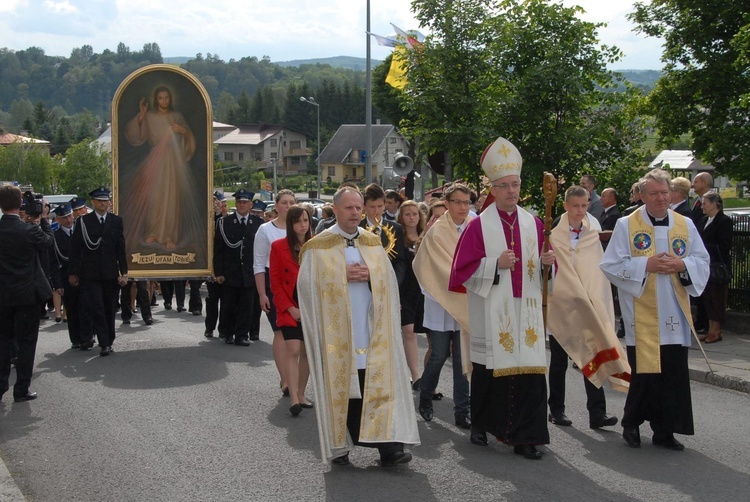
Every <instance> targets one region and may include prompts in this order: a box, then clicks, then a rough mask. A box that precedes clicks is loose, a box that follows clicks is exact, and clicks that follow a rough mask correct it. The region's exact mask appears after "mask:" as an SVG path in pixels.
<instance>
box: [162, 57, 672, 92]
mask: <svg viewBox="0 0 750 502" xmlns="http://www.w3.org/2000/svg"><path fill="white" fill-rule="evenodd" d="M167 59H172V58H164V62H165V63H166V62H167ZM175 59H177V58H175ZM380 63H381V61H380V60H377V59H373V60H372V68H375V67H376V66H377V65H379V64H380ZM275 64H277V65H279V66H283V67H288V66H297V67H299V66H304V65H316V64H327V65H330V66H331V67H333V68H346V69H349V70H355V71H365V70H366V69H367V68H366V64H367V60H366V59H365V58H360V57H353V56H336V57H331V58H317V59H295V60H292V61H278V62H275ZM617 71H618V73H622V75H623V76H624V77H625V79H626V80H628V81H629V82H630V83H631V84H633V85H634V86H636V87H640V88H642V89H643V90H645V91H646V92H648V91H650V90H651V89H653V88H654V85H655V84H656V81H657V80H659V77H661V72H660V71H659V70H617Z"/></svg>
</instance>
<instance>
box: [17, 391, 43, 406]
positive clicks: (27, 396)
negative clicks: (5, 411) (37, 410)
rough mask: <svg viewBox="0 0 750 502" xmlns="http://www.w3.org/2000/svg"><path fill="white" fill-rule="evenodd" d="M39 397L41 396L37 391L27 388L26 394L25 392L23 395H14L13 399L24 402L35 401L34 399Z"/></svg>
mask: <svg viewBox="0 0 750 502" xmlns="http://www.w3.org/2000/svg"><path fill="white" fill-rule="evenodd" d="M38 397H39V396H38V395H37V393H36V392H31V391H30V390H27V391H26V394H23V395H21V396H13V401H15V402H16V403H23V402H26V401H33V400H34V399H36V398H38Z"/></svg>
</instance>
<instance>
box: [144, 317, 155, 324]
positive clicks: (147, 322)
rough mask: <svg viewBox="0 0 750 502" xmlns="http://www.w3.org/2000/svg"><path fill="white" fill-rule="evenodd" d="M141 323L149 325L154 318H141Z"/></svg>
mask: <svg viewBox="0 0 750 502" xmlns="http://www.w3.org/2000/svg"><path fill="white" fill-rule="evenodd" d="M143 323H144V324H145V325H146V326H151V325H152V324H154V320H153V319H152V318H151V317H149V318H147V319H144V320H143Z"/></svg>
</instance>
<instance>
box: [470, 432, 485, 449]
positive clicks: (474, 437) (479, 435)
mask: <svg viewBox="0 0 750 502" xmlns="http://www.w3.org/2000/svg"><path fill="white" fill-rule="evenodd" d="M469 441H471V444H475V445H477V446H487V433H486V432H484V431H480V430H478V429H474V428H472V429H471V436H469Z"/></svg>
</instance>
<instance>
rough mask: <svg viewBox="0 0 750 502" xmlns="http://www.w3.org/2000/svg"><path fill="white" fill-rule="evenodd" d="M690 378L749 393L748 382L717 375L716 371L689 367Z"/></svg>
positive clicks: (749, 385) (749, 384) (749, 383)
mask: <svg viewBox="0 0 750 502" xmlns="http://www.w3.org/2000/svg"><path fill="white" fill-rule="evenodd" d="M688 371H689V374H690V380H692V381H694V382H701V383H707V384H710V385H715V386H717V387H722V388H724V389H730V390H736V391H738V392H744V393H746V394H750V382H748V381H747V380H743V379H741V378H737V377H732V376H726V375H719V374H717V373H711V372H710V371H704V370H696V369H693V368H690V369H689V370H688Z"/></svg>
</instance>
